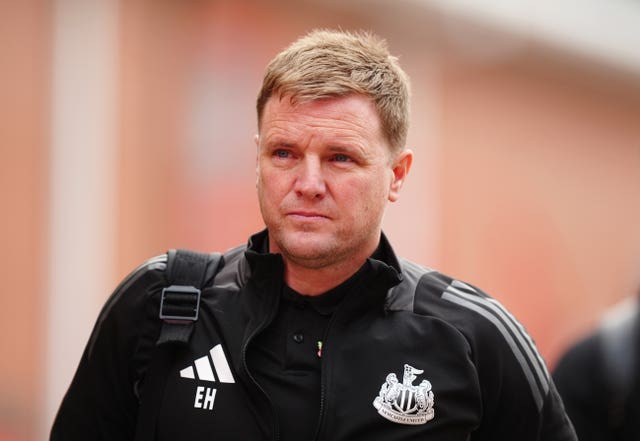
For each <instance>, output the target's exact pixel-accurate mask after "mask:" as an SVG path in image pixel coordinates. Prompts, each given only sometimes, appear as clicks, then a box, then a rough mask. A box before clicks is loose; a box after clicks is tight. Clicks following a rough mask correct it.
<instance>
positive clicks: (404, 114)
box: [256, 29, 410, 151]
mask: <svg viewBox="0 0 640 441" xmlns="http://www.w3.org/2000/svg"><path fill="white" fill-rule="evenodd" d="M354 93H355V94H361V95H364V96H367V97H369V98H371V99H372V101H373V103H374V105H375V108H376V110H377V112H378V115H379V117H380V121H381V125H382V130H383V132H384V134H385V136H386V138H387V140H388V141H389V144H390V146H391V150H392V151H399V150H401V149H402V148H403V147H404V145H405V142H406V137H407V131H408V127H409V96H410V85H409V78H408V76H407V75H406V73H405V72H404V71H403V70H402V68H401V67H400V64H399V63H398V59H397V58H396V57H394V56H392V55H391V54H390V53H389V49H388V46H387V42H386V41H385V40H384V39H382V38H379V37H377V36H375V35H373V34H371V33H369V32H363V31H357V32H347V31H334V30H326V29H318V30H314V31H311V32H310V33H308V34H306V35H305V36H303V37H301V38H300V39H298V40H297V41H295V42H293V43H292V44H291V45H290V46H288V47H287V48H285V49H284V50H283V51H282V52H280V53H279V54H278V55H276V57H275V58H274V59H273V60H271V62H270V63H269V64H268V66H267V68H266V71H265V74H264V78H263V82H262V88H261V89H260V93H259V94H258V100H257V106H256V107H257V111H258V127H260V125H261V123H262V116H263V112H264V107H265V105H266V103H267V101H268V100H269V98H271V97H272V96H279V97H283V96H287V97H288V98H289V99H290V100H291V103H292V104H296V103H298V102H304V101H314V100H318V99H323V98H335V97H341V96H346V95H350V94H354Z"/></svg>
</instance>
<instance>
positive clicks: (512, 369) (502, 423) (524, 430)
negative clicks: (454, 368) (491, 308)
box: [478, 310, 577, 441]
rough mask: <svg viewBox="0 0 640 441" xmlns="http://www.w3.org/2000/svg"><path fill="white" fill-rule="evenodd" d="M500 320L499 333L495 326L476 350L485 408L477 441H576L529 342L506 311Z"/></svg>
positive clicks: (543, 367) (542, 366)
mask: <svg viewBox="0 0 640 441" xmlns="http://www.w3.org/2000/svg"><path fill="white" fill-rule="evenodd" d="M503 317H504V320H505V321H504V322H503V327H502V329H500V328H499V327H496V326H493V328H494V329H491V331H492V334H493V336H492V337H485V338H484V339H483V340H484V341H483V342H482V343H480V344H479V346H478V347H479V348H482V347H484V349H483V352H482V354H478V357H479V376H480V382H481V388H482V389H483V390H484V392H483V407H484V409H485V418H484V419H483V426H484V427H481V428H480V432H483V431H484V433H483V436H480V437H479V438H478V439H482V440H492V441H495V440H504V441H507V440H514V439H517V440H520V441H577V437H576V434H575V431H574V428H573V425H572V423H571V421H570V420H569V418H568V416H567V414H566V412H565V409H564V405H563V403H562V400H561V398H560V396H559V395H558V392H557V390H556V387H555V385H554V383H553V380H552V378H551V376H550V374H549V372H548V369H547V366H546V363H545V361H544V360H543V359H542V357H541V356H540V354H539V353H538V350H537V349H536V346H535V344H534V343H533V340H532V339H531V338H530V337H529V336H528V334H527V333H526V331H525V330H524V327H522V325H521V324H519V322H517V321H516V320H515V318H513V317H512V316H511V315H510V314H508V313H506V310H505V315H504V316H503ZM496 331H498V332H496ZM488 346H490V347H488Z"/></svg>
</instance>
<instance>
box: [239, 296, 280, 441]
mask: <svg viewBox="0 0 640 441" xmlns="http://www.w3.org/2000/svg"><path fill="white" fill-rule="evenodd" d="M278 299H279V297H278ZM278 302H279V300H278ZM277 311H278V305H277V304H276V307H272V308H271V312H270V314H269V315H268V316H267V318H266V320H264V321H263V322H262V323H261V324H260V325H259V326H258V327H256V328H255V329H254V331H253V332H252V333H251V334H250V335H249V337H247V339H246V340H245V342H244V344H243V345H242V367H243V368H244V371H245V372H246V374H247V377H249V379H250V380H251V382H252V383H253V384H254V385H255V386H256V388H257V389H258V390H259V391H260V392H261V393H262V395H263V396H264V397H265V398H266V399H267V402H268V403H269V407H270V408H271V414H272V417H273V420H272V421H273V440H274V441H279V440H280V425H279V423H278V414H277V413H276V409H275V407H274V405H273V402H272V401H271V398H270V397H269V395H267V393H266V392H265V391H264V389H263V388H262V386H260V384H259V383H258V382H257V381H256V379H255V377H254V376H253V375H252V374H251V371H250V370H249V366H248V364H247V348H248V347H249V344H250V343H251V341H252V340H253V339H254V338H255V336H256V335H258V334H259V333H260V332H262V331H263V330H264V329H265V328H266V327H267V326H268V325H269V323H271V322H272V321H273V319H274V317H275V315H276V312H277Z"/></svg>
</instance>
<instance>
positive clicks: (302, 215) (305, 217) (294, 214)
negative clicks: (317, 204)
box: [287, 211, 329, 221]
mask: <svg viewBox="0 0 640 441" xmlns="http://www.w3.org/2000/svg"><path fill="white" fill-rule="evenodd" d="M287 217H289V218H291V219H297V220H301V221H315V220H328V219H329V216H327V215H325V214H322V213H318V212H315V211H290V212H288V213H287Z"/></svg>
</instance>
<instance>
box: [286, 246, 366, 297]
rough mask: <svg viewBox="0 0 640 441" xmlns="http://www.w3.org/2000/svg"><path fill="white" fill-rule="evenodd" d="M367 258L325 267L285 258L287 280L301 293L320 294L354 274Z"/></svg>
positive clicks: (290, 285)
mask: <svg viewBox="0 0 640 441" xmlns="http://www.w3.org/2000/svg"><path fill="white" fill-rule="evenodd" d="M367 257H368V256H367ZM366 259H367V258H366V257H364V258H362V259H351V260H350V261H349V262H346V263H345V264H337V265H331V266H328V267H323V268H307V267H305V266H303V265H298V264H296V263H295V262H291V261H287V260H286V259H285V277H284V278H285V282H286V283H287V285H289V287H290V288H291V289H293V290H294V291H296V292H299V293H300V294H304V295H309V296H315V295H319V294H322V293H325V292H327V291H329V290H330V289H332V288H335V287H336V286H338V285H340V284H341V283H342V282H344V281H345V280H347V279H348V278H349V277H351V276H352V275H354V274H355V273H356V272H357V271H358V270H359V269H360V267H361V266H362V265H363V264H364V262H365V261H366Z"/></svg>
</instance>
